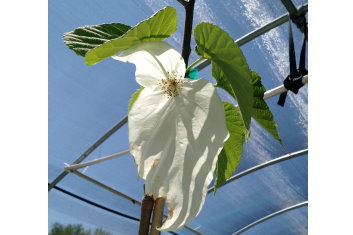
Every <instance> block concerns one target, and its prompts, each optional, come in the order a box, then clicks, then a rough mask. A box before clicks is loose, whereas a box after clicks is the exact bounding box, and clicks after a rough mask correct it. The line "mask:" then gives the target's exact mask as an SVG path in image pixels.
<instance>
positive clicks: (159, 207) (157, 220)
mask: <svg viewBox="0 0 353 235" xmlns="http://www.w3.org/2000/svg"><path fill="white" fill-rule="evenodd" d="M164 202H165V198H163V197H159V198H157V199H156V203H155V205H154V209H153V217H152V226H151V233H150V235H160V234H161V231H159V230H157V228H159V227H161V226H162V219H163V211H164Z"/></svg>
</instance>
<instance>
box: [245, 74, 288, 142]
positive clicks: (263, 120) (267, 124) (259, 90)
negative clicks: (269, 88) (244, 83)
mask: <svg viewBox="0 0 353 235" xmlns="http://www.w3.org/2000/svg"><path fill="white" fill-rule="evenodd" d="M251 78H252V83H253V91H254V104H253V112H252V116H253V118H254V119H255V120H256V121H257V122H258V123H259V124H260V125H261V126H262V127H263V128H264V129H265V130H266V131H267V132H268V133H270V134H271V135H272V136H273V137H274V138H275V139H276V140H278V141H279V142H282V140H281V138H280V137H279V135H278V131H277V124H276V123H275V121H274V120H273V115H272V112H271V110H270V108H269V107H268V105H267V104H266V102H265V101H264V98H263V97H264V93H265V91H266V89H265V87H264V86H263V85H262V83H261V77H260V76H259V75H258V74H257V73H256V72H254V71H251Z"/></svg>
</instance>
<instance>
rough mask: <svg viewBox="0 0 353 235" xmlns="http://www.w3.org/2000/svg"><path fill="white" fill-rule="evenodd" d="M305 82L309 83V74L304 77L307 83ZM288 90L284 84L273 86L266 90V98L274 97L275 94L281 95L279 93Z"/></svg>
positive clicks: (304, 81)
mask: <svg viewBox="0 0 353 235" xmlns="http://www.w3.org/2000/svg"><path fill="white" fill-rule="evenodd" d="M305 83H308V75H305V76H304V77H303V84H305ZM286 91H288V90H287V89H286V88H285V87H284V85H281V86H278V87H275V88H273V89H271V90H268V91H266V92H265V94H264V100H266V99H268V98H271V97H273V96H275V95H279V94H281V93H283V92H286Z"/></svg>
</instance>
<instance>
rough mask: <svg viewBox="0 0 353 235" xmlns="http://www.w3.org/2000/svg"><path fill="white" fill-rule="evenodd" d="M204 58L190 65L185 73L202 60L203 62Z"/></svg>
mask: <svg viewBox="0 0 353 235" xmlns="http://www.w3.org/2000/svg"><path fill="white" fill-rule="evenodd" d="M205 59H206V58H205V57H201V58H200V59H198V60H196V61H195V62H194V63H192V64H191V65H190V66H189V67H188V68H187V69H186V71H185V73H187V72H188V71H189V70H190V69H192V68H193V67H195V65H197V64H198V63H200V62H201V61H202V60H205Z"/></svg>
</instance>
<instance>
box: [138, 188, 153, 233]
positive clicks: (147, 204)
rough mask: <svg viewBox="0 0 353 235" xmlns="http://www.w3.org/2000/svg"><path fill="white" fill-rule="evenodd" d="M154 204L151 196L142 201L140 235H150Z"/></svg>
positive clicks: (146, 196)
mask: <svg viewBox="0 0 353 235" xmlns="http://www.w3.org/2000/svg"><path fill="white" fill-rule="evenodd" d="M153 204H154V200H153V197H151V196H148V195H145V196H144V198H143V199H142V205H141V218H140V227H139V235H148V232H149V228H150V220H151V213H152V209H153Z"/></svg>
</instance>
